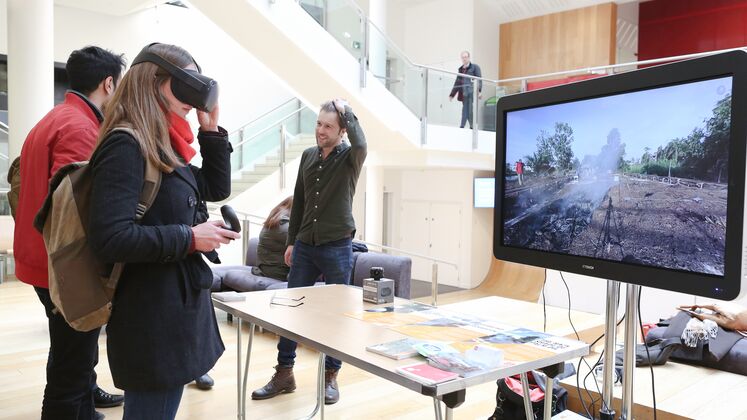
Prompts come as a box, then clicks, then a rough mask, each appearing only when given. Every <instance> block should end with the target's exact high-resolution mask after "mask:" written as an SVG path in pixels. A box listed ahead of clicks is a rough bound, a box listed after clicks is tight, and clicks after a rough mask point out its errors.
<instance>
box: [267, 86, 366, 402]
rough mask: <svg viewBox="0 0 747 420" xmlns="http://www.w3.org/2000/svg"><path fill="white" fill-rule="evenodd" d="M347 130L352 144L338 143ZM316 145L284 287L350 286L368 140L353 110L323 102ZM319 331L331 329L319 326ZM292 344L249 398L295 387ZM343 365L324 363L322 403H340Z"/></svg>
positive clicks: (298, 195) (298, 198)
mask: <svg viewBox="0 0 747 420" xmlns="http://www.w3.org/2000/svg"><path fill="white" fill-rule="evenodd" d="M346 132H347V135H348V138H349V139H350V145H348V144H346V143H343V141H342V139H343V136H344V135H345V133H346ZM316 143H317V145H316V146H315V147H310V148H308V149H306V150H305V151H304V152H303V155H302V156H301V164H300V166H299V168H298V177H297V178H296V187H295V190H294V193H293V207H292V209H291V217H290V224H289V226H288V241H287V249H286V251H285V262H286V264H288V266H289V267H290V272H289V273H288V288H293V287H304V286H312V285H314V282H315V281H316V280H317V279H318V278H319V276H320V275H322V276H323V277H324V281H325V283H327V284H348V283H349V282H350V274H351V271H352V269H353V248H352V238H353V236H354V234H355V221H354V220H353V195H354V194H355V187H356V183H357V182H358V176H359V175H360V173H361V168H362V167H363V162H364V161H365V160H366V154H367V146H366V138H365V137H364V135H363V130H361V127H360V125H359V124H358V118H357V117H356V116H355V114H353V110H352V109H351V108H350V106H349V105H348V104H347V102H345V101H344V100H342V99H335V100H334V101H329V102H326V103H324V104H323V105H322V108H321V110H320V111H319V117H318V119H317V122H316ZM321 327H323V328H326V327H329V328H334V327H333V326H321ZM296 346H297V344H296V342H295V341H292V340H289V339H287V338H285V337H280V341H279V342H278V364H277V366H275V374H274V375H273V376H272V379H270V382H268V383H267V385H265V386H264V387H262V388H260V389H258V390H256V391H254V392H253V393H252V399H254V400H263V399H267V398H272V397H274V396H276V395H279V394H281V393H283V392H292V391H294V390H295V389H296V381H295V378H294V377H293V364H294V361H295V358H296ZM341 366H342V362H341V361H339V360H337V359H335V358H332V357H329V356H327V357H326V359H325V368H326V369H325V375H324V386H325V388H324V403H325V404H334V403H336V402H337V401H338V400H339V399H340V392H339V389H338V386H337V373H338V371H339V370H340V367H341Z"/></svg>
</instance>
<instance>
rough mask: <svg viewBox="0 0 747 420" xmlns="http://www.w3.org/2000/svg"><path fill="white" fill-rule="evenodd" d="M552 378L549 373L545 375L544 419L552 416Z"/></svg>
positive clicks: (548, 419)
mask: <svg viewBox="0 0 747 420" xmlns="http://www.w3.org/2000/svg"><path fill="white" fill-rule="evenodd" d="M553 382H554V381H553V379H552V377H551V376H550V375H545V415H544V420H550V418H552V397H553V395H552V387H553V385H554V384H553Z"/></svg>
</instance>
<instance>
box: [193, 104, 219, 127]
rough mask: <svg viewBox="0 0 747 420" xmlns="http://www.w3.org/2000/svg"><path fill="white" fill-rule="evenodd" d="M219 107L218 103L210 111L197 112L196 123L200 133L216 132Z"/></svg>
mask: <svg viewBox="0 0 747 420" xmlns="http://www.w3.org/2000/svg"><path fill="white" fill-rule="evenodd" d="M219 109H220V106H218V103H217V102H216V103H215V107H214V108H213V110H212V111H210V112H209V113H208V112H205V111H200V110H199V109H198V110H197V121H199V123H200V131H213V132H216V131H218V114H219V113H220V111H219Z"/></svg>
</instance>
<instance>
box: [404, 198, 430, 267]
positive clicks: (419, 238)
mask: <svg viewBox="0 0 747 420" xmlns="http://www.w3.org/2000/svg"><path fill="white" fill-rule="evenodd" d="M429 208H430V204H429V203H427V202H423V201H411V200H403V201H402V211H401V213H400V214H401V217H400V219H399V232H400V236H399V246H398V248H399V249H401V250H404V251H408V252H412V253H415V254H421V255H428V251H429V249H430V248H429V245H430V238H429V233H428V226H429V224H430V220H429V219H430V216H429V213H430V209H429ZM411 258H412V278H414V279H416V280H425V281H430V280H431V274H430V273H431V268H430V263H429V262H428V261H426V260H425V259H423V258H418V257H411Z"/></svg>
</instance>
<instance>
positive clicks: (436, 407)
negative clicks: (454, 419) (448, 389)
mask: <svg viewBox="0 0 747 420" xmlns="http://www.w3.org/2000/svg"><path fill="white" fill-rule="evenodd" d="M433 409H434V411H435V412H436V420H443V416H442V415H441V401H439V399H438V398H437V397H433Z"/></svg>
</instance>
